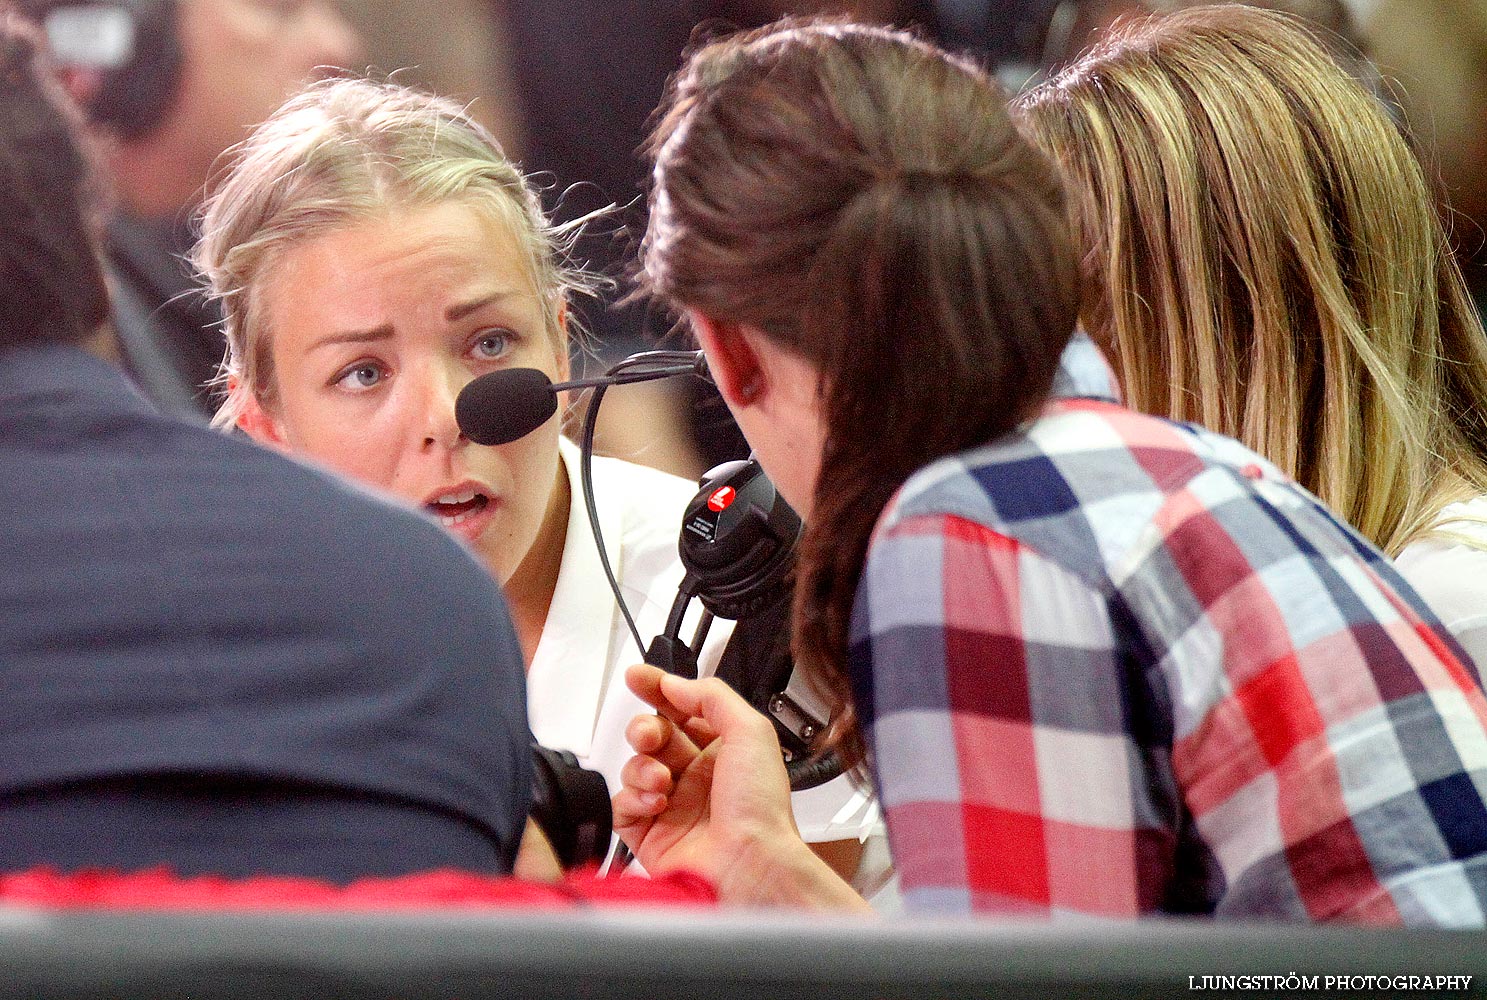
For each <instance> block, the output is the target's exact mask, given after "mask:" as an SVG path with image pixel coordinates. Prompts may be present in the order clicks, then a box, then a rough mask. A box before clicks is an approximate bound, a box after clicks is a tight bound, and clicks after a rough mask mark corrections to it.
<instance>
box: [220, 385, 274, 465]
mask: <svg viewBox="0 0 1487 1000" xmlns="http://www.w3.org/2000/svg"><path fill="white" fill-rule="evenodd" d="M238 392H239V386H238V382H237V378H236V377H235V376H234V377H233V378H231V379H229V381H228V398H229V399H231V398H232V397H233V396H235V395H237V393H238ZM245 395H246V397H247V398H246V399H245V400H244V401H243V405H242V408H241V409H240V410H239V411H238V417H237V425H238V428H239V429H240V430H242V432H243V433H244V434H246V435H248V436H249V437H250V438H252V439H253V440H254V441H257V442H258V443H259V444H263V445H269V446H270V447H273V448H278V449H279V450H281V451H288V450H289V445H288V443H287V442H285V440H284V434H283V432H282V431H281V430H280V429H279V422H278V421H277V420H275V419H274V418H273V416H272V414H270V413H269V412H268V411H267V410H265V409H264V408H263V404H262V403H260V402H259V401H258V399H257V397H255V396H254V395H253V394H252V393H245Z"/></svg>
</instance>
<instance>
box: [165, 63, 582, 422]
mask: <svg viewBox="0 0 1487 1000" xmlns="http://www.w3.org/2000/svg"><path fill="white" fill-rule="evenodd" d="M446 201H466V202H469V203H470V204H471V206H472V207H473V208H478V209H480V210H483V211H486V212H488V213H490V214H491V215H492V216H493V217H494V218H495V219H496V220H498V221H500V222H501V223H503V224H504V225H506V226H508V227H509V228H510V230H511V232H512V233H513V235H515V237H516V239H517V243H518V244H519V245H520V246H522V247H523V248H524V249H525V251H526V257H527V258H528V259H527V261H526V262H525V263H526V264H527V268H526V269H527V271H528V273H529V276H530V278H531V280H532V282H533V286H534V288H535V289H536V291H537V293H538V295H539V297H541V298H542V299H543V301H544V303H545V304H546V305H547V307H548V308H547V310H546V316H547V321H548V328H549V333H550V334H551V335H552V336H553V338H554V339H555V341H557V342H558V343H559V344H561V343H562V339H563V337H564V336H569V335H573V334H574V333H575V332H576V331H575V329H574V325H573V323H572V322H571V321H569V322H568V323H567V324H566V327H565V325H564V323H563V320H562V319H561V318H560V317H562V316H563V308H562V307H563V304H564V303H565V301H566V300H567V299H568V298H569V297H570V296H571V295H572V294H574V293H575V292H588V291H591V290H592V289H593V287H594V286H595V285H596V284H598V283H599V279H597V278H595V277H594V276H593V275H590V274H587V273H585V272H584V271H583V270H582V269H581V268H579V267H577V266H575V265H574V264H573V263H572V262H571V259H570V257H569V251H570V249H571V247H572V241H573V238H574V236H575V235H576V232H577V228H578V227H579V226H580V225H581V224H582V222H583V221H585V220H579V222H576V223H568V224H565V225H561V226H554V225H552V224H551V223H550V222H549V221H548V219H547V217H546V216H545V214H544V213H543V209H542V205H541V201H540V198H539V195H538V193H537V191H536V189H535V188H534V187H533V186H532V185H531V184H530V183H529V182H528V180H527V179H526V177H524V176H523V175H522V173H521V171H520V170H519V169H518V168H517V167H516V165H515V164H513V163H512V162H511V161H510V160H509V159H507V158H506V156H505V154H504V153H503V152H502V150H501V147H500V145H499V144H498V143H497V142H496V140H495V138H494V137H492V136H491V135H490V133H489V132H487V131H486V130H485V129H484V128H483V127H482V126H481V125H479V124H478V123H477V122H476V121H475V120H474V119H472V118H471V117H470V116H469V115H468V114H466V113H465V111H464V110H463V109H462V108H460V107H459V106H458V105H456V104H454V103H452V102H450V101H447V100H443V99H440V98H437V97H432V96H430V95H428V94H423V93H419V92H418V91H415V90H411V89H409V88H407V87H403V86H400V85H398V84H396V83H391V82H377V81H370V80H356V79H337V80H327V81H324V82H322V83H317V84H314V85H312V86H310V87H309V88H307V89H306V90H305V91H303V92H302V93H300V94H299V95H298V96H296V97H293V98H291V99H290V100H289V101H288V102H287V103H286V104H285V105H284V106H283V107H281V108H280V109H279V110H278V111H276V112H275V113H274V114H273V116H271V117H270V118H269V119H268V120H267V121H266V122H264V123H263V124H262V125H260V126H259V127H258V128H257V129H256V130H254V132H253V134H252V135H251V136H250V137H249V138H248V139H247V140H246V141H245V142H244V143H242V145H241V146H239V147H238V148H237V149H236V150H235V151H234V154H233V159H232V162H231V169H230V171H229V172H228V174H227V175H226V177H225V179H224V180H223V182H222V183H221V184H220V185H219V186H218V187H217V188H216V190H215V191H214V192H213V194H212V195H211V197H210V198H208V199H207V201H206V203H205V204H204V205H203V206H202V215H201V229H202V238H201V240H200V241H199V242H198V244H197V246H196V249H195V252H194V262H195V264H196V267H197V270H198V271H200V272H201V274H202V275H203V276H204V277H205V278H206V279H207V281H208V283H209V286H210V289H209V290H210V292H211V294H212V295H213V296H214V297H215V298H217V299H218V300H220V302H221V303H222V313H223V317H224V325H225V332H226V334H227V345H228V356H227V360H226V361H225V362H224V365H223V372H222V375H221V378H220V380H219V381H220V382H221V383H222V385H223V387H224V388H225V389H227V399H226V402H225V403H224V404H223V405H222V407H221V409H220V410H219V411H218V413H217V415H216V418H215V419H214V420H213V423H214V424H215V425H216V426H219V427H221V426H231V425H232V424H234V423H235V422H236V420H237V418H238V416H239V415H240V414H241V412H242V410H243V407H244V405H245V404H246V402H247V396H248V394H249V393H252V394H253V395H254V396H255V397H256V398H258V399H259V400H260V401H263V402H270V401H272V399H273V397H274V379H273V355H272V353H271V352H270V351H269V350H268V347H267V345H268V338H267V330H266V329H265V325H264V324H265V321H264V317H263V310H262V308H261V306H260V304H259V297H260V294H261V289H262V287H263V284H264V282H265V280H266V279H267V278H268V277H269V276H270V275H272V273H273V270H274V267H275V266H276V264H277V263H278V261H279V260H280V259H281V258H282V257H283V255H284V254H285V252H286V251H288V250H289V249H292V248H293V247H295V246H298V245H300V244H302V243H304V242H306V241H308V240H310V239H313V238H315V237H316V236H320V235H323V234H325V233H327V232H329V231H331V230H334V229H339V228H341V227H344V226H347V225H350V224H353V223H355V222H357V221H361V220H364V219H367V218H370V217H374V216H376V215H378V214H381V213H385V212H387V211H388V210H390V209H393V208H407V207H424V206H429V205H435V204H439V203H442V202H446Z"/></svg>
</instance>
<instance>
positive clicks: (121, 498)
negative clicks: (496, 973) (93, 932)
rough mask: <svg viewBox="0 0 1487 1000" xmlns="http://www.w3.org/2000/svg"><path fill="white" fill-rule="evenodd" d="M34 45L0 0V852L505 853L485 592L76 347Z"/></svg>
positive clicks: (401, 856) (279, 865)
mask: <svg viewBox="0 0 1487 1000" xmlns="http://www.w3.org/2000/svg"><path fill="white" fill-rule="evenodd" d="M37 47H38V45H37V42H36V40H35V39H34V38H33V37H32V35H31V33H30V32H29V31H27V30H26V29H24V28H22V27H20V26H19V22H18V21H15V20H14V19H13V17H12V15H11V14H10V13H9V11H7V10H6V9H4V8H0V566H3V567H4V574H5V585H4V586H3V587H0V830H4V832H5V834H4V836H3V837H0V872H5V873H11V872H18V871H25V870H29V869H32V868H36V867H38V866H46V867H48V868H49V869H51V870H53V871H58V870H60V871H62V872H71V871H75V870H83V869H112V870H116V871H123V872H133V871H140V870H144V869H151V870H153V869H157V868H160V867H162V866H164V867H167V868H169V869H170V870H171V871H173V872H174V873H175V874H177V875H183V876H186V875H195V874H213V875H222V876H251V875H271V874H272V875H297V876H309V877H315V878H320V879H327V880H330V881H333V882H351V881H353V880H355V879H359V878H362V877H366V876H397V875H405V874H411V873H416V872H423V871H428V870H431V869H440V868H458V869H462V870H464V871H468V872H476V873H487V874H492V875H499V874H505V873H508V872H510V871H511V868H512V863H513V857H514V855H515V853H516V850H517V844H518V839H519V837H520V835H521V833H522V829H523V824H524V820H525V817H526V813H527V808H528V802H529V799H530V795H531V773H532V768H531V750H530V743H531V734H530V732H529V731H528V728H527V723H526V711H525V697H524V694H525V692H524V689H523V685H522V669H521V655H520V649H519V647H518V646H517V643H516V638H515V636H514V635H513V634H512V630H511V625H510V621H509V619H508V617H507V615H506V611H505V606H504V604H503V602H502V599H501V594H500V592H499V590H498V589H497V588H496V586H495V585H494V584H493V583H492V581H491V580H490V578H489V576H488V575H487V574H486V573H484V572H483V571H482V570H481V568H480V567H479V566H478V565H477V564H476V563H475V561H474V560H473V559H471V558H470V557H469V555H468V553H465V552H463V551H461V549H460V547H459V546H458V545H457V544H455V543H454V542H453V541H452V540H451V539H449V538H448V537H447V536H446V535H445V533H443V532H441V531H439V529H438V528H437V527H435V526H434V525H431V524H429V523H428V522H427V521H426V520H425V519H423V518H421V517H418V516H415V515H413V514H410V513H409V512H408V511H406V510H404V509H402V508H401V507H400V506H398V505H393V504H389V503H386V502H384V501H381V500H377V499H374V498H372V497H371V496H369V495H368V494H367V493H366V492H365V491H363V490H361V489H358V488H355V487H353V486H350V485H348V484H346V483H344V482H341V481H339V480H338V479H335V478H334V477H331V476H327V475H325V474H323V473H320V472H316V471H313V470H310V469H307V468H304V467H303V466H301V465H299V464H297V463H294V462H290V461H287V460H285V459H284V458H282V457H281V456H278V455H275V454H271V453H269V452H267V451H265V450H263V449H261V448H257V447H255V446H254V445H253V444H252V443H251V442H248V441H244V440H234V439H232V438H229V437H227V436H224V435H221V434H216V433H213V432H212V431H210V430H209V429H208V428H206V427H203V426H197V425H194V424H192V423H188V422H185V421H180V420H176V419H174V418H171V417H169V416H166V415H163V414H160V413H159V412H157V411H156V410H155V409H154V408H152V407H151V406H149V405H148V403H147V402H146V401H145V400H143V399H142V398H140V396H139V395H138V394H137V393H136V392H134V391H133V390H132V389H131V387H130V386H129V384H128V382H127V380H126V379H125V378H124V376H123V374H122V373H121V372H120V371H119V370H118V369H117V368H115V367H114V366H112V365H110V364H109V363H107V362H106V361H104V360H103V359H101V358H98V357H96V356H94V355H92V354H90V353H88V352H86V351H84V350H83V349H81V347H80V346H79V345H80V344H82V343H84V342H86V341H87V340H88V338H89V337H90V335H91V333H92V332H93V331H94V330H95V329H96V328H97V327H99V326H100V325H101V324H102V323H103V322H104V321H105V320H106V318H107V316H108V310H109V301H108V287H107V283H106V280H105V277H104V273H103V269H102V264H101V261H100V258H99V254H98V236H99V228H100V227H99V224H98V218H97V212H98V208H99V206H98V204H97V200H96V199H97V195H98V184H97V183H96V179H95V178H94V176H93V174H92V172H91V169H90V168H91V166H92V164H91V162H90V159H89V156H88V152H87V150H86V149H85V146H84V144H83V143H82V141H81V140H80V139H79V138H78V136H79V135H80V134H81V130H82V126H81V122H80V121H74V119H75V118H76V117H77V116H76V114H75V112H74V109H72V108H71V107H70V106H68V104H67V102H66V101H65V99H64V98H63V96H62V94H61V93H60V92H59V91H58V90H57V89H56V87H55V85H54V81H53V80H52V79H51V78H50V77H49V76H48V75H47V73H46V72H45V71H44V70H43V69H41V68H40V66H39V62H38V59H37V57H36V51H37ZM74 126H76V130H74Z"/></svg>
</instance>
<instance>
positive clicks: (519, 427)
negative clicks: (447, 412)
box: [454, 351, 707, 445]
mask: <svg viewBox="0 0 1487 1000" xmlns="http://www.w3.org/2000/svg"><path fill="white" fill-rule="evenodd" d="M651 354H652V355H654V357H653V358H651V359H648V360H653V361H654V362H655V364H654V365H653V366H640V367H634V368H629V369H623V370H619V371H614V372H611V373H609V374H606V375H600V376H598V377H596V378H579V379H572V380H570V381H567V382H558V383H556V384H554V383H553V382H552V381H551V380H550V379H549V378H548V377H547V375H546V374H545V373H543V372H541V371H538V370H537V369H536V368H505V369H502V370H501V371H494V372H490V373H489V374H487V375H482V376H480V377H479V378H477V379H475V380H474V381H472V382H471V383H470V384H469V385H467V386H465V388H464V389H463V390H461V391H460V394H459V398H458V399H457V400H455V404H454V417H455V420H456V422H458V423H459V427H460V430H461V431H462V432H463V433H464V435H465V437H467V438H469V439H470V440H471V441H474V442H475V443H476V444H484V445H498V444H510V443H511V442H512V441H515V440H517V439H518V438H523V437H525V436H527V435H528V434H530V433H532V432H533V431H534V430H536V429H537V428H538V427H541V426H542V425H543V424H545V423H547V421H548V419H549V418H550V417H551V416H552V415H553V414H554V413H556V412H558V393H559V392H561V391H562V390H564V389H587V388H595V387H603V386H611V385H625V384H628V383H632V382H649V381H651V380H652V379H659V378H670V377H671V376H673V375H699V376H701V377H703V378H707V362H706V361H705V360H704V358H703V355H702V352H701V351H654V352H651ZM640 357H644V355H641V356H640Z"/></svg>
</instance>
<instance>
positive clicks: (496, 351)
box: [470, 333, 511, 361]
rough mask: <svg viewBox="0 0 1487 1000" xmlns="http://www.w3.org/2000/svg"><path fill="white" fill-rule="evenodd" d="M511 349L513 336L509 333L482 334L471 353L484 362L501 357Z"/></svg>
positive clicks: (476, 339)
mask: <svg viewBox="0 0 1487 1000" xmlns="http://www.w3.org/2000/svg"><path fill="white" fill-rule="evenodd" d="M510 349H511V335H510V334H507V333H482V334H481V335H480V336H478V337H476V338H475V341H474V343H473V344H472V345H471V347H470V351H471V353H472V354H474V355H475V356H476V357H477V358H480V359H482V360H486V361H489V360H493V359H495V358H499V357H501V356H502V355H503V354H505V353H506V352H507V351H509V350H510Z"/></svg>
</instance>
